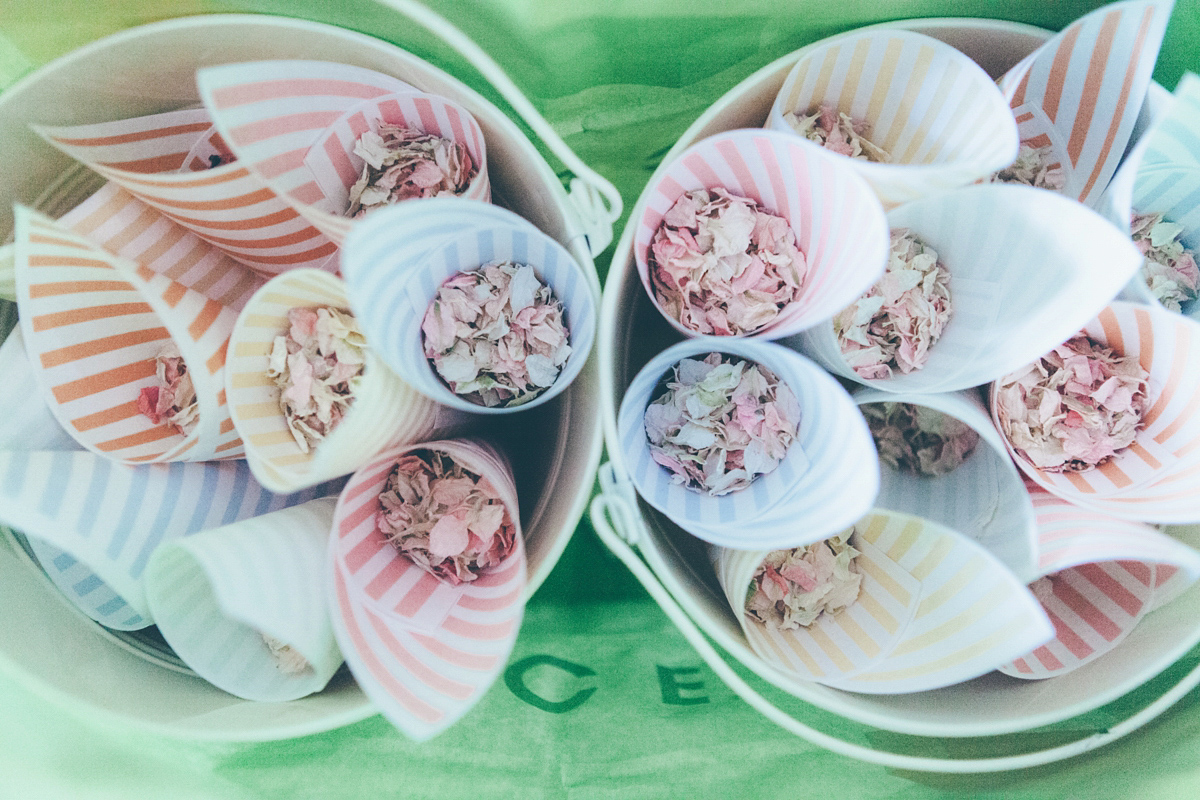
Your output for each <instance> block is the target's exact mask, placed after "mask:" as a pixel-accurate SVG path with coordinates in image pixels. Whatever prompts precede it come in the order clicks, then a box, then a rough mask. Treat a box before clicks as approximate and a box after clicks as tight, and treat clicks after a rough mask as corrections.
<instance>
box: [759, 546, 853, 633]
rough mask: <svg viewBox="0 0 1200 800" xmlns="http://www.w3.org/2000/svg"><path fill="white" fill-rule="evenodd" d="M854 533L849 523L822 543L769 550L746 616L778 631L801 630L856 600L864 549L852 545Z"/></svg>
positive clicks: (761, 566) (760, 566)
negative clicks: (861, 556)
mask: <svg viewBox="0 0 1200 800" xmlns="http://www.w3.org/2000/svg"><path fill="white" fill-rule="evenodd" d="M853 534H854V529H853V528H850V529H848V530H846V531H843V532H842V533H840V534H838V535H837V536H834V537H831V538H829V539H826V540H824V541H821V542H815V543H813V544H810V545H805V546H804V547H795V548H791V549H789V550H775V551H773V552H772V553H770V554H769V555H768V556H767V557H766V558H765V559H763V562H762V564H760V565H759V566H758V568H757V569H756V570H755V571H754V575H753V577H752V578H751V580H750V585H749V586H748V587H747V590H746V602H745V611H746V615H747V616H749V617H750V618H751V619H754V620H757V621H758V622H761V623H763V624H764V625H766V626H767V627H769V628H773V629H775V630H781V631H787V630H798V629H800V628H802V627H804V628H806V627H808V626H810V625H812V624H813V623H814V622H816V621H817V620H818V619H819V618H820V616H821V615H822V614H836V613H837V612H839V611H841V610H842V609H844V608H846V607H848V606H849V605H851V604H852V603H854V602H855V601H856V600H857V599H858V594H859V590H860V589H861V587H862V571H861V569H860V568H859V566H858V563H857V560H856V559H857V558H858V556H859V555H860V554H859V551H858V550H856V549H855V548H854V547H853V546H852V545H851V544H850V537H851V536H852V535H853Z"/></svg>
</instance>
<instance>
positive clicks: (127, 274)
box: [15, 206, 242, 463]
mask: <svg viewBox="0 0 1200 800" xmlns="http://www.w3.org/2000/svg"><path fill="white" fill-rule="evenodd" d="M15 212H16V221H17V240H16V243H17V258H16V277H17V293H18V305H19V308H20V314H21V329H22V333H23V334H24V337H25V341H26V344H27V346H28V348H29V353H30V357H31V359H32V360H33V362H34V364H35V366H36V372H37V375H38V383H39V385H40V388H41V389H42V394H43V396H44V397H45V398H46V400H47V403H48V404H49V406H50V409H51V411H53V412H54V415H55V416H56V417H57V418H58V420H59V422H60V423H61V424H62V425H63V427H64V428H66V429H67V431H68V432H69V433H71V435H72V436H74V437H75V438H76V440H77V441H79V443H80V444H82V445H84V446H85V447H87V448H88V449H90V450H92V451H94V452H96V453H99V454H101V455H105V456H108V457H109V458H112V459H115V460H118V461H122V462H126V463H145V462H154V461H181V460H184V461H207V460H210V459H213V458H234V457H237V456H240V455H241V453H242V442H241V439H240V438H238V434H237V432H236V431H235V430H234V428H233V420H232V419H230V417H229V409H228V408H227V406H226V403H225V390H224V370H225V348H226V345H227V343H228V340H229V334H230V332H231V331H232V329H233V322H234V319H235V318H236V314H235V313H234V311H233V310H231V309H230V308H228V307H227V306H224V305H222V304H221V303H219V302H217V301H215V300H212V299H209V298H207V297H205V296H204V295H202V294H200V293H198V292H195V291H192V290H190V289H188V288H187V287H186V286H184V285H183V284H181V283H178V282H176V281H172V280H171V279H169V278H167V277H165V276H163V275H159V274H158V273H156V272H154V271H152V270H151V269H149V268H148V267H146V266H144V265H140V264H137V263H134V262H132V261H129V260H127V259H123V258H120V257H117V256H113V255H111V254H110V253H108V252H106V251H104V250H102V249H101V248H99V247H98V246H96V245H95V244H92V243H91V242H89V241H88V240H87V239H84V238H82V237H80V236H77V235H75V234H73V233H71V232H70V231H68V230H66V229H64V228H62V227H61V226H59V225H57V224H56V223H54V222H53V221H51V220H50V219H48V218H47V217H44V216H42V215H40V214H38V213H37V212H35V211H32V210H30V209H28V208H25V207H23V206H17V207H16V209H15ZM169 343H174V344H175V346H176V347H178V349H179V352H180V353H181V354H182V356H183V359H184V361H185V362H186V363H187V365H188V372H189V374H190V375H191V378H192V382H193V384H194V386H195V390H196V396H197V403H198V405H199V420H198V422H197V424H196V426H195V428H194V429H193V430H192V431H191V433H190V434H189V435H186V436H185V435H183V434H181V433H179V432H177V431H176V430H174V429H173V428H171V427H169V426H168V425H167V424H166V423H165V422H164V423H162V424H155V423H153V422H151V421H150V419H149V418H147V417H146V416H144V415H143V414H141V413H140V412H139V410H138V397H139V395H140V393H141V390H142V389H143V388H147V387H154V386H157V385H158V380H157V378H156V376H155V357H156V356H157V355H158V354H159V353H160V352H161V351H162V350H163V348H164V346H166V345H167V344H169Z"/></svg>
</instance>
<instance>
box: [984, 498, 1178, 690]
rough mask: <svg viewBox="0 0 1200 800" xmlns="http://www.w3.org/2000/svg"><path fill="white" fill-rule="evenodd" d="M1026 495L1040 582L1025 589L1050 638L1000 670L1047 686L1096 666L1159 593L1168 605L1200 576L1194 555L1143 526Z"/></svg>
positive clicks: (1059, 500)
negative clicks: (1046, 621)
mask: <svg viewBox="0 0 1200 800" xmlns="http://www.w3.org/2000/svg"><path fill="white" fill-rule="evenodd" d="M1030 494H1031V495H1032V499H1033V505H1034V509H1035V511H1036V514H1037V524H1038V539H1039V548H1038V549H1039V553H1038V566H1039V578H1042V577H1045V578H1048V580H1045V581H1039V582H1037V583H1035V584H1034V585H1033V587H1032V588H1033V590H1034V594H1035V595H1037V596H1038V597H1039V599H1040V600H1041V603H1042V605H1043V607H1044V608H1045V610H1046V614H1047V615H1048V616H1049V618H1050V621H1051V623H1053V625H1054V630H1055V635H1054V638H1053V639H1052V640H1051V641H1049V642H1047V643H1046V644H1044V645H1042V646H1040V647H1038V648H1037V649H1035V650H1033V651H1032V652H1030V653H1028V654H1026V655H1024V656H1022V657H1020V658H1018V659H1015V660H1014V661H1012V662H1011V663H1009V664H1005V665H1004V666H1002V667H1000V671H1001V672H1003V673H1005V674H1006V675H1012V676H1013V677H1016V678H1050V677H1053V676H1055V675H1064V674H1066V673H1067V672H1070V671H1071V670H1073V669H1077V668H1078V667H1081V666H1083V665H1084V664H1087V663H1088V662H1090V661H1093V660H1095V659H1097V658H1099V657H1100V656H1102V655H1104V654H1105V653H1107V652H1109V651H1110V650H1112V649H1113V648H1114V647H1116V646H1117V645H1118V644H1119V643H1120V642H1121V640H1122V639H1124V638H1125V637H1126V636H1127V635H1128V634H1129V632H1130V631H1132V630H1133V628H1134V626H1136V625H1137V623H1138V622H1139V621H1140V620H1141V618H1142V617H1143V616H1145V615H1146V614H1147V613H1148V612H1149V611H1150V610H1152V609H1153V608H1155V607H1157V606H1158V605H1161V602H1156V600H1157V599H1158V598H1157V595H1158V594H1159V592H1160V591H1161V592H1163V593H1164V597H1163V598H1162V599H1163V600H1166V599H1169V597H1167V596H1165V595H1166V594H1167V593H1168V592H1169V593H1170V594H1172V595H1173V594H1177V593H1178V592H1179V591H1182V590H1183V589H1186V588H1187V586H1189V585H1190V584H1191V583H1192V582H1194V581H1195V580H1196V578H1197V577H1198V576H1200V553H1197V552H1196V551H1195V550H1192V549H1191V548H1190V547H1187V546H1186V545H1184V544H1182V543H1181V542H1178V541H1176V540H1175V539H1172V538H1171V537H1169V536H1166V535H1164V534H1162V533H1159V532H1158V531H1156V530H1154V529H1153V528H1152V527H1150V526H1149V525H1146V524H1143V523H1140V522H1131V521H1127V520H1120V519H1116V518H1114V517H1110V516H1108V515H1105V514H1101V513H1097V512H1095V511H1088V510H1087V509H1083V508H1080V507H1079V506H1076V505H1072V504H1071V503H1067V502H1065V501H1063V500H1061V499H1059V498H1057V497H1054V496H1053V495H1051V494H1048V493H1046V492H1044V491H1041V490H1039V489H1035V488H1031V490H1030ZM1160 572H1161V573H1162V575H1161V576H1160V575H1159V573H1160ZM1160 587H1161V588H1160Z"/></svg>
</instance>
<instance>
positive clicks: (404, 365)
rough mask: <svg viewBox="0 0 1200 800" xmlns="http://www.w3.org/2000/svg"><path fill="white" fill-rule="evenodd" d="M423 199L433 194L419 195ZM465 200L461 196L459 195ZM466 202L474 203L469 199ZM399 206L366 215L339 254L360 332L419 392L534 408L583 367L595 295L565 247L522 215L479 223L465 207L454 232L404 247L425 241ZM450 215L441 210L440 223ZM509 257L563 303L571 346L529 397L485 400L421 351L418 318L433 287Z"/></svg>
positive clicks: (457, 401) (505, 409) (490, 410)
mask: <svg viewBox="0 0 1200 800" xmlns="http://www.w3.org/2000/svg"><path fill="white" fill-rule="evenodd" d="M426 202H429V203H433V202H440V201H434V200H429V201H422V202H421V203H419V204H408V205H424V204H425V203H426ZM459 202H466V201H459ZM472 205H480V204H479V203H474V204H472ZM407 220H408V217H407V212H406V210H405V209H404V208H403V207H402V206H397V207H394V208H386V209H381V210H379V211H378V212H376V213H374V214H372V215H371V217H370V218H369V219H367V220H366V221H365V222H364V223H363V224H362V225H361V226H360V227H358V228H356V230H355V231H354V233H353V234H352V235H351V236H350V238H349V239H348V240H347V241H346V246H345V252H344V254H343V261H344V262H345V264H346V265H347V269H346V271H347V273H348V274H349V275H353V276H354V277H353V279H350V280H349V286H350V289H349V292H350V301H351V305H352V306H353V308H354V310H355V313H356V314H357V315H358V317H359V319H360V320H361V322H362V326H363V332H364V333H365V334H366V336H367V338H368V340H369V341H370V342H371V343H372V346H373V347H374V348H375V352H376V353H377V354H378V355H379V357H380V358H381V359H382V360H383V361H384V362H385V363H387V365H388V366H389V367H391V368H392V370H394V371H395V372H396V374H398V375H402V376H404V379H405V380H406V381H407V382H408V383H409V385H411V386H412V387H413V388H414V389H416V390H417V391H418V392H420V393H421V394H423V395H425V396H426V397H428V398H430V399H431V400H436V401H437V402H438V403H441V404H443V405H446V406H450V407H452V408H455V409H458V410H460V411H466V412H471V413H477V414H504V413H511V412H516V411H522V410H525V409H528V408H533V407H536V406H539V405H542V404H543V403H546V402H548V401H549V400H551V399H553V398H554V397H556V396H557V395H558V394H560V393H561V392H563V391H564V390H565V389H566V388H567V387H568V386H569V385H570V384H571V382H572V381H573V380H575V378H576V377H577V376H578V375H579V372H580V370H582V369H583V365H584V362H585V361H586V360H587V356H588V353H589V352H590V350H591V347H592V341H593V340H594V338H595V329H596V298H595V297H593V295H592V289H591V286H590V285H589V283H588V280H587V275H586V274H585V273H584V271H583V269H582V267H580V266H579V264H578V263H577V262H576V261H575V259H574V258H573V257H572V256H571V254H570V253H569V252H567V250H566V249H565V248H563V247H562V245H560V244H559V243H558V242H556V241H554V240H553V239H551V238H550V237H549V236H547V235H546V234H544V233H542V232H541V231H539V230H537V229H535V228H533V227H532V226H530V225H529V224H528V223H525V224H521V225H516V224H490V225H486V226H485V225H479V224H477V223H476V222H475V221H474V220H475V215H474V214H471V215H464V217H463V219H462V224H461V225H460V226H459V227H458V229H457V233H456V234H453V235H452V237H451V238H449V239H446V238H442V239H439V240H438V241H437V243H436V244H434V245H433V246H432V247H431V248H430V249H429V250H427V251H425V252H423V253H421V254H418V255H415V256H414V255H411V252H412V247H411V246H406V242H408V241H410V240H419V241H428V240H429V239H430V238H432V237H430V236H429V235H428V234H426V233H424V232H423V231H422V230H421V228H420V227H418V228H416V229H415V230H414V231H413V233H412V235H411V236H410V234H409V231H410V230H413V229H412V228H410V226H409V225H408V224H406V223H407ZM449 222H451V219H450V218H442V219H441V222H439V223H438V225H439V227H440V226H441V225H445V224H447V223H449ZM503 261H511V262H514V263H516V264H522V265H529V266H531V267H533V269H534V272H535V273H536V275H537V277H538V279H539V280H541V281H542V283H544V284H545V285H547V286H549V287H550V290H551V292H552V293H553V295H554V297H555V298H556V299H557V300H558V301H559V302H560V303H561V304H562V308H563V321H564V324H565V327H566V329H567V335H568V342H569V344H570V346H571V353H570V355H569V356H568V357H567V360H566V361H565V362H564V363H563V364H562V365H561V368H560V369H561V371H560V372H559V373H558V376H557V377H556V378H555V379H554V382H553V384H551V385H550V386H549V387H548V388H546V389H545V390H543V391H542V393H541V394H539V395H538V396H537V397H536V398H534V399H533V400H530V401H528V402H524V403H520V404H518V405H511V406H490V407H489V406H484V405H482V404H479V403H475V402H472V401H471V400H470V399H468V398H467V397H465V396H462V395H458V394H455V393H454V392H453V391H452V390H451V388H450V386H449V385H448V384H447V383H446V382H445V381H443V380H442V378H441V377H440V376H439V375H438V373H437V371H436V370H435V368H434V366H433V364H432V363H431V362H430V359H428V358H427V357H426V355H425V335H424V333H423V332H422V329H421V324H422V321H423V320H424V318H425V315H426V312H427V311H428V310H429V308H430V306H431V305H432V303H433V302H434V300H435V298H436V296H437V292H438V288H439V287H440V286H441V285H442V284H443V283H444V282H445V281H447V280H448V279H450V278H452V277H453V276H455V275H457V274H459V273H462V272H473V271H475V270H478V269H479V268H481V267H483V266H486V265H488V264H492V263H495V262H503Z"/></svg>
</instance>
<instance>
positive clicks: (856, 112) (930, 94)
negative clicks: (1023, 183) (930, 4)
mask: <svg viewBox="0 0 1200 800" xmlns="http://www.w3.org/2000/svg"><path fill="white" fill-rule="evenodd" d="M820 105H831V106H834V107H836V108H837V109H838V110H839V111H841V112H843V113H846V114H849V115H850V116H851V117H852V118H854V119H857V120H865V121H866V122H867V123H868V124H869V125H870V130H869V131H868V132H867V138H868V139H869V140H870V141H871V142H873V143H874V144H876V145H878V146H879V147H882V148H883V149H884V150H886V151H887V152H888V154H889V155H890V156H891V162H890V163H870V162H866V161H859V160H853V159H849V158H846V157H844V156H839V158H840V159H841V160H842V161H843V162H844V163H845V164H846V165H848V166H849V167H850V168H851V169H853V170H854V171H855V172H857V173H858V174H859V175H861V176H862V177H863V178H865V179H866V181H867V183H869V184H870V185H871V188H872V189H874V190H875V192H876V194H878V195H879V198H880V200H882V201H883V204H884V206H885V207H891V206H895V205H899V204H900V203H906V202H909V201H911V200H916V199H917V198H920V197H924V196H926V195H930V194H935V193H938V192H942V191H946V190H947V189H953V188H955V187H958V186H965V185H966V184H968V183H971V182H973V181H975V180H977V179H979V178H982V177H984V176H985V175H988V174H989V173H991V172H994V171H996V170H998V169H1001V168H1002V167H1005V166H1007V165H1008V164H1011V163H1012V161H1013V160H1014V159H1015V158H1016V157H1017V131H1016V126H1015V125H1014V124H1013V120H1012V115H1011V114H1010V113H1009V112H1008V108H1007V104H1006V103H1005V101H1004V96H1003V95H1002V94H1001V93H1000V91H999V90H998V89H997V88H996V85H995V84H994V83H993V82H992V79H991V78H990V77H988V75H987V73H985V72H984V71H983V70H982V69H981V68H980V67H979V66H978V65H977V64H975V62H973V61H971V60H970V59H969V58H967V57H966V56H965V55H963V54H962V53H960V52H959V51H958V50H955V49H954V48H953V47H950V46H949V45H947V44H944V43H942V42H939V41H938V40H936V39H932V38H930V37H928V36H924V35H922V34H919V33H913V32H911V31H902V30H865V31H852V32H850V33H847V34H842V35H840V36H834V37H831V38H830V39H827V40H825V41H824V42H820V43H817V44H816V45H813V46H812V47H810V48H808V49H807V50H806V52H805V54H804V55H803V56H801V58H800V60H799V61H797V62H796V65H795V66H794V67H792V71H791V72H790V73H789V74H788V77H787V80H786V81H785V82H784V84H783V88H782V89H780V91H779V95H778V97H776V99H775V103H774V105H772V106H771V114H770V116H769V117H768V118H767V127H768V128H771V129H772V130H777V131H784V132H792V134H793V135H795V133H794V130H793V129H792V127H791V125H789V124H788V123H787V122H786V121H785V120H784V114H787V113H788V112H792V111H798V112H800V113H801V114H803V113H806V112H808V111H809V110H810V109H814V108H815V107H817V106H820ZM805 146H806V147H817V146H818V145H816V144H815V143H806V145H805Z"/></svg>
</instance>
